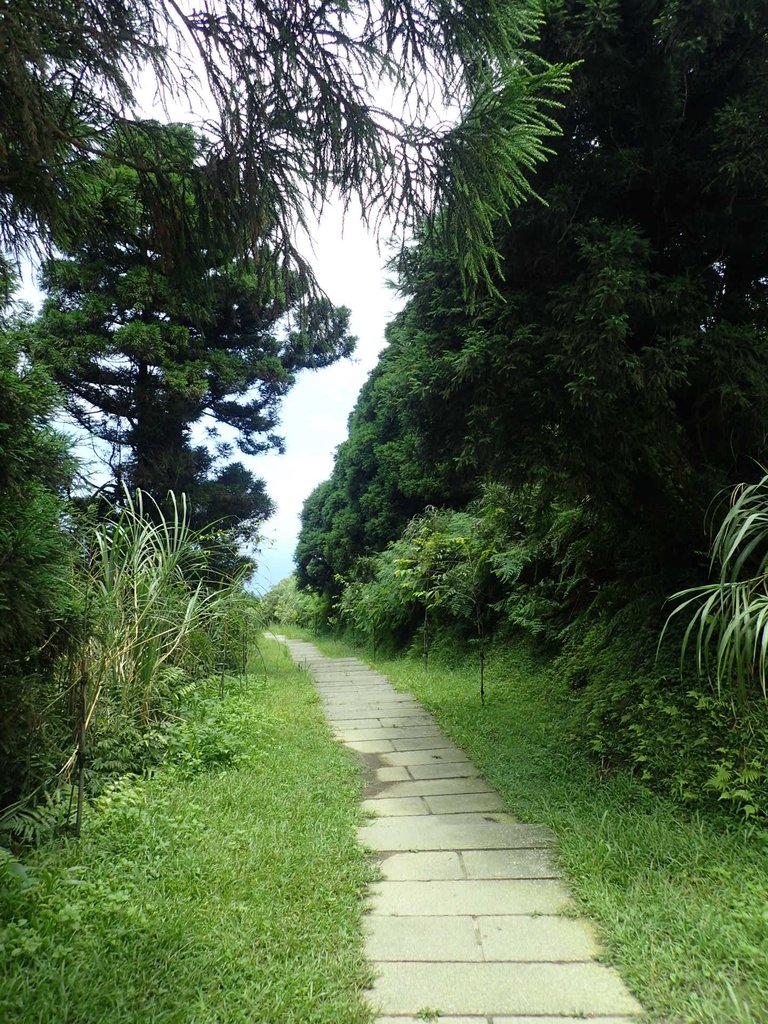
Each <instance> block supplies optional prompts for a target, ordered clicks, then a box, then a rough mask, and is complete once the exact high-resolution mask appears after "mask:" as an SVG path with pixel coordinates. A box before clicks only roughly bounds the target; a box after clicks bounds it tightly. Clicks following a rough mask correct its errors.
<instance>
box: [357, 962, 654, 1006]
mask: <svg viewBox="0 0 768 1024" xmlns="http://www.w3.org/2000/svg"><path fill="white" fill-rule="evenodd" d="M370 998H371V1001H372V1002H373V1003H374V1004H376V1005H378V1006H380V1008H381V1010H382V1011H383V1012H384V1013H388V1014H395V1015H396V1014H404V1013H411V1014H418V1012H419V1011H420V1010H422V1009H423V1008H424V1007H439V1008H440V1009H441V1010H442V1011H443V1012H444V1013H457V1014H476V1015H483V1014H489V1015H497V1016H498V1015H502V1016H504V1017H510V1016H511V1017H513V1018H514V1015H515V1014H517V1015H520V1014H529V1015H537V1014H539V1015H540V1014H549V1015H553V1016H557V1015H558V1014H559V1015H561V1016H564V1015H568V1016H575V1017H578V1016H579V1015H587V1014H614V1015H619V1016H621V1015H624V1016H626V1015H627V1014H637V1013H640V1012H641V1008H640V1005H639V1004H638V1002H637V1001H636V1000H635V999H634V998H633V997H632V996H631V995H629V993H628V992H627V991H626V989H625V988H624V985H623V984H622V982H621V981H620V980H619V978H618V977H617V975H616V974H614V972H613V971H611V970H610V969H609V968H607V967H604V966H603V965H601V964H519V963H514V964H495V963H494V964H488V963H484V964H477V963H451V964H442V963H432V964H427V963H403V962H398V963H382V964H380V965H379V977H378V978H377V979H376V982H375V984H374V987H373V991H372V992H371V996H370Z"/></svg>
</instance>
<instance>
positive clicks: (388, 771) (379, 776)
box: [374, 768, 411, 782]
mask: <svg viewBox="0 0 768 1024" xmlns="http://www.w3.org/2000/svg"><path fill="white" fill-rule="evenodd" d="M374 775H375V777H376V781H377V782H405V781H410V778H411V777H410V775H409V774H408V769H407V768H377V769H376V771H375V772H374Z"/></svg>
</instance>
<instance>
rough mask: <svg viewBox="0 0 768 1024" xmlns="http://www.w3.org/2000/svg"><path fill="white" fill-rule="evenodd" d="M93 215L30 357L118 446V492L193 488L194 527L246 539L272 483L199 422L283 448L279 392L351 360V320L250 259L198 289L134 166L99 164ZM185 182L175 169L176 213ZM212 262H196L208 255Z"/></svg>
mask: <svg viewBox="0 0 768 1024" xmlns="http://www.w3.org/2000/svg"><path fill="white" fill-rule="evenodd" d="M165 132H166V136H167V139H168V147H169V150H170V152H171V154H172V157H173V160H174V161H176V162H177V161H178V159H179V151H180V150H183V149H186V152H187V159H188V167H189V168H191V167H192V166H193V162H194V158H195V156H196V152H197V147H196V142H195V140H194V137H193V136H192V135H191V133H190V132H189V131H188V130H187V129H184V128H179V127H170V128H167V129H166V130H165ZM97 169H98V171H99V177H98V179H94V181H93V182H92V183H91V203H90V210H89V216H88V219H87V221H85V220H84V221H83V223H82V224H81V230H80V231H79V232H78V236H77V237H76V238H74V239H73V240H72V241H71V242H70V244H69V245H68V246H66V247H65V249H64V252H63V253H62V255H61V256H59V257H56V258H52V259H50V260H48V261H47V262H46V263H45V265H44V269H43V283H44V285H45V287H46V289H47V291H48V293H49V295H48V298H47V300H46V301H45V304H44V306H43V310H42V312H41V314H40V316H39V318H38V320H37V322H36V324H35V326H34V329H33V331H32V333H31V336H30V339H29V342H28V350H29V354H30V356H31V358H32V359H33V360H34V361H35V362H40V363H42V364H44V365H45V366H47V367H49V368H50V370H51V372H52V373H53V374H54V376H55V378H56V380H57V381H58V383H59V384H60V386H61V387H62V389H63V391H64V394H65V396H66V404H67V409H68V411H69V413H70V414H71V415H72V417H73V418H74V420H75V421H76V423H77V424H78V425H79V426H80V427H81V428H83V429H84V430H86V431H87V432H89V433H90V434H92V435H93V436H94V437H96V438H98V439H99V440H100V441H101V442H104V443H105V444H106V445H107V446H108V448H109V451H110V452H111V455H110V465H111V468H112V471H113V475H114V490H115V494H114V497H115V498H117V499H118V500H119V499H120V497H121V491H122V486H123V485H125V486H127V487H128V488H129V489H134V488H141V489H143V490H145V491H147V492H148V493H150V494H151V495H153V496H154V497H155V499H156V500H157V501H160V502H162V501H163V499H164V496H165V494H166V492H167V491H168V490H173V491H176V492H177V493H180V492H182V491H183V492H185V493H187V495H188V497H189V499H190V501H191V513H192V524H193V526H195V527H202V526H203V525H205V524H207V523H209V522H211V521H213V520H217V519H220V518H222V517H226V520H227V524H226V525H228V526H230V527H233V526H235V527H236V528H237V530H238V531H239V533H240V535H241V538H242V537H245V536H246V535H248V534H249V533H252V531H253V530H254V529H256V528H257V527H258V525H259V524H260V523H261V522H262V521H263V519H264V518H266V516H267V515H269V514H270V512H271V511H272V506H271V503H270V502H269V499H268V498H267V496H266V494H265V493H264V488H263V483H262V481H259V480H256V479H255V478H254V477H253V475H252V474H251V473H250V472H249V471H248V470H246V469H245V467H244V466H243V465H242V464H241V463H231V462H229V461H225V462H224V465H223V466H222V465H220V462H221V461H222V460H227V459H228V458H229V457H230V456H231V453H232V448H233V446H232V444H230V443H229V441H228V440H227V439H225V440H219V442H218V445H217V449H216V455H215V456H214V455H212V454H211V453H210V452H209V451H208V449H207V448H206V447H205V446H204V445H201V444H195V443H194V441H193V439H192V429H193V428H194V427H195V425H200V424H203V423H206V422H207V423H208V429H209V433H210V434H213V435H216V434H217V433H218V431H219V430H220V429H225V430H228V431H229V433H230V435H232V436H233V437H234V439H235V441H236V444H237V446H238V447H239V448H240V449H241V450H242V451H243V452H244V453H246V454H248V455H255V454H258V453H259V452H262V451H265V450H267V449H268V448H270V447H278V448H279V447H280V444H281V442H280V439H279V437H278V436H277V435H276V434H275V433H274V428H275V426H276V424H277V419H278V409H279V403H280V400H281V398H282V397H283V396H284V395H285V394H286V393H287V391H288V390H289V388H290V387H291V385H292V384H293V382H294V380H295V375H296V373H297V372H298V371H299V370H300V369H302V368H307V367H310V368H314V367H320V366H324V365H327V364H328V363H331V362H333V361H334V360H335V359H338V358H339V357H341V356H344V355H347V354H348V353H349V352H350V351H351V350H352V347H353V344H354V339H352V338H351V337H350V335H349V332H348V312H347V311H346V310H344V309H337V308H335V307H333V306H332V305H331V303H330V302H329V301H328V300H327V299H325V298H322V297H318V296H313V295H309V294H307V292H306V289H303V288H302V286H301V282H300V281H299V279H298V278H297V277H296V275H294V276H292V277H291V278H289V279H287V280H286V281H285V282H284V284H283V286H282V287H280V288H275V289H274V290H273V292H272V295H271V296H270V297H267V296H266V295H265V292H264V286H263V282H261V281H259V280H258V276H257V274H256V273H255V270H254V268H253V267H251V266H248V265H246V264H245V263H244V262H243V261H230V262H228V263H225V264H223V265H222V264H218V263H217V262H216V259H217V256H218V254H217V253H216V252H212V253H210V254H206V253H205V252H204V253H203V255H204V257H205V265H204V266H203V267H201V271H200V273H199V275H198V277H197V279H196V280H195V281H194V282H190V281H187V280H185V279H183V278H180V277H179V275H178V274H177V269H178V268H177V265H176V264H175V263H174V262H171V261H169V260H168V259H167V258H165V257H164V256H163V253H162V241H161V239H160V238H159V237H158V236H159V235H161V234H162V230H163V225H162V223H159V224H158V223H157V222H156V221H155V220H154V219H153V210H152V209H151V208H148V206H147V204H146V199H145V196H144V194H143V192H142V189H141V187H140V183H139V181H138V176H137V175H136V174H135V173H134V172H133V171H131V170H126V169H124V168H119V167H117V168H114V167H112V166H111V165H110V164H109V163H104V164H100V165H98V168H97ZM185 185H186V179H185V178H184V177H183V176H181V175H177V182H176V192H177V199H178V205H179V206H182V205H183V204H184V202H185ZM200 258H201V257H200V256H198V259H200Z"/></svg>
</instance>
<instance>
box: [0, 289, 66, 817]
mask: <svg viewBox="0 0 768 1024" xmlns="http://www.w3.org/2000/svg"><path fill="white" fill-rule="evenodd" d="M9 276H10V272H9ZM19 319H23V314H14V312H13V309H12V307H11V306H10V305H6V306H5V308H4V309H3V310H2V317H1V318H0V651H1V652H2V666H1V667H0V757H1V758H2V762H3V772H2V782H0V806H4V804H5V802H6V798H8V797H13V796H14V795H16V794H18V792H19V791H21V790H22V789H23V788H25V785H26V784H27V783H28V782H29V779H30V777H32V778H34V777H35V774H34V768H33V761H34V759H35V757H37V756H39V755H40V744H39V743H32V742H31V741H30V737H31V734H32V733H33V732H35V723H37V722H38V721H39V719H40V718H41V716H42V715H43V714H44V712H43V710H42V709H43V708H44V707H47V706H48V705H49V704H50V703H51V701H52V700H55V698H56V697H59V698H60V696H61V695H60V694H56V695H55V696H54V694H53V693H52V691H53V689H54V688H53V687H52V686H51V685H50V684H49V682H48V681H47V680H46V675H47V674H48V673H49V672H50V671H51V667H52V665H53V664H54V662H55V660H56V658H57V656H58V655H59V654H60V653H61V652H62V650H64V649H65V648H66V646H67V644H68V635H67V634H68V630H69V628H70V627H71V626H72V622H73V620H74V617H75V611H76V607H75V606H76V600H75V598H74V595H73V591H72V588H71V586H70V584H69V578H70V576H71V566H72V563H73V560H74V551H73V544H72V540H71V537H70V536H69V535H68V532H67V530H66V506H65V502H64V500H63V492H64V491H65V489H66V488H67V487H68V485H69V483H70V480H71V477H72V472H73V464H72V460H71V458H70V456H69V451H68V447H69V445H68V442H67V439H66V438H65V437H63V436H62V435H61V434H60V433H59V432H58V431H56V430H54V429H53V427H52V426H51V419H52V415H53V412H54V409H55V406H56V403H57V401H58V394H57V391H56V388H55V386H54V385H53V383H52V381H51V380H50V378H49V376H48V375H47V374H46V373H45V372H44V371H43V369H42V368H41V367H37V366H34V367H33V366H30V365H29V364H27V363H25V362H24V361H23V359H22V355H21V352H20V350H19V345H18V333H17V330H16V328H17V327H18V326H19V324H18V321H19ZM56 721H57V717H56V714H55V713H54V715H53V716H51V719H50V720H49V721H48V722H47V731H48V732H50V731H51V730H54V729H55V724H56ZM42 732H43V730H37V737H36V738H37V739H39V736H40V733H42ZM19 737H23V742H19Z"/></svg>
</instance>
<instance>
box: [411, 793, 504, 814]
mask: <svg viewBox="0 0 768 1024" xmlns="http://www.w3.org/2000/svg"><path fill="white" fill-rule="evenodd" d="M426 803H427V806H428V807H429V809H430V811H431V812H432V813H433V814H459V813H461V812H466V811H503V810H504V806H505V805H504V801H503V800H502V799H501V797H500V796H499V794H498V793H467V794H463V795H460V796H429V797H427V798H426Z"/></svg>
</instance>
